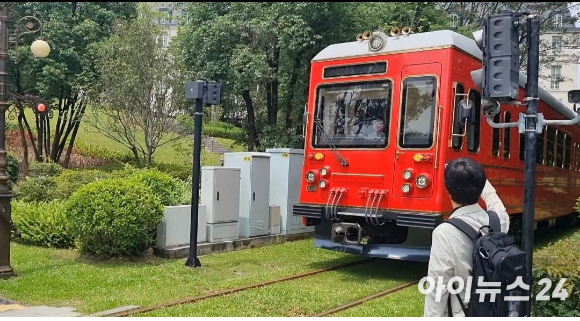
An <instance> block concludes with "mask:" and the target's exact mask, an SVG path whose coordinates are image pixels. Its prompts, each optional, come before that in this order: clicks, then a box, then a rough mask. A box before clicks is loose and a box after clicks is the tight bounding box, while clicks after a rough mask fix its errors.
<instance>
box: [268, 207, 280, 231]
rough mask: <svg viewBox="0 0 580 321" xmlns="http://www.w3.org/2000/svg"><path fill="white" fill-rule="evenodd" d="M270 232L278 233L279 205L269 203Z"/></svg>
mask: <svg viewBox="0 0 580 321" xmlns="http://www.w3.org/2000/svg"><path fill="white" fill-rule="evenodd" d="M270 234H280V206H277V205H270Z"/></svg>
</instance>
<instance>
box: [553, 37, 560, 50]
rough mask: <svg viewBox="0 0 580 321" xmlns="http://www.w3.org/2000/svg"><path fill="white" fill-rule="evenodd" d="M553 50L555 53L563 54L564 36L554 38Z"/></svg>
mask: <svg viewBox="0 0 580 321" xmlns="http://www.w3.org/2000/svg"><path fill="white" fill-rule="evenodd" d="M552 50H554V52H555V53H560V52H562V36H552Z"/></svg>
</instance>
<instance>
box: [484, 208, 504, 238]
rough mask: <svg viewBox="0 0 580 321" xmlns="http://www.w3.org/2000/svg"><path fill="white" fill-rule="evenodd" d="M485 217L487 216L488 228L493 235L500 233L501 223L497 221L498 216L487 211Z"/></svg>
mask: <svg viewBox="0 0 580 321" xmlns="http://www.w3.org/2000/svg"><path fill="white" fill-rule="evenodd" d="M487 215H489V227H490V228H491V230H492V231H494V232H495V233H501V223H500V221H499V215H497V213H496V212H494V211H491V210H490V211H487Z"/></svg>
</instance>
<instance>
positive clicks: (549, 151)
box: [546, 127, 556, 166]
mask: <svg viewBox="0 0 580 321" xmlns="http://www.w3.org/2000/svg"><path fill="white" fill-rule="evenodd" d="M546 132H547V133H546V135H547V137H546V165H548V166H554V149H555V146H556V145H555V144H556V129H555V128H554V127H548V128H547V129H546Z"/></svg>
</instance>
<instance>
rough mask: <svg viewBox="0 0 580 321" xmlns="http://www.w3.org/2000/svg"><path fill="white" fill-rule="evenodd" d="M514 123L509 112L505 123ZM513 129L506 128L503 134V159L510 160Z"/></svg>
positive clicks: (506, 114) (505, 117)
mask: <svg viewBox="0 0 580 321" xmlns="http://www.w3.org/2000/svg"><path fill="white" fill-rule="evenodd" d="M511 121H512V115H511V114H510V112H509V111H506V112H505V116H504V122H505V123H509V122H511ZM511 134H512V133H511V128H509V127H508V128H504V132H503V158H505V159H508V158H510V148H511V141H510V140H511Z"/></svg>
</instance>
